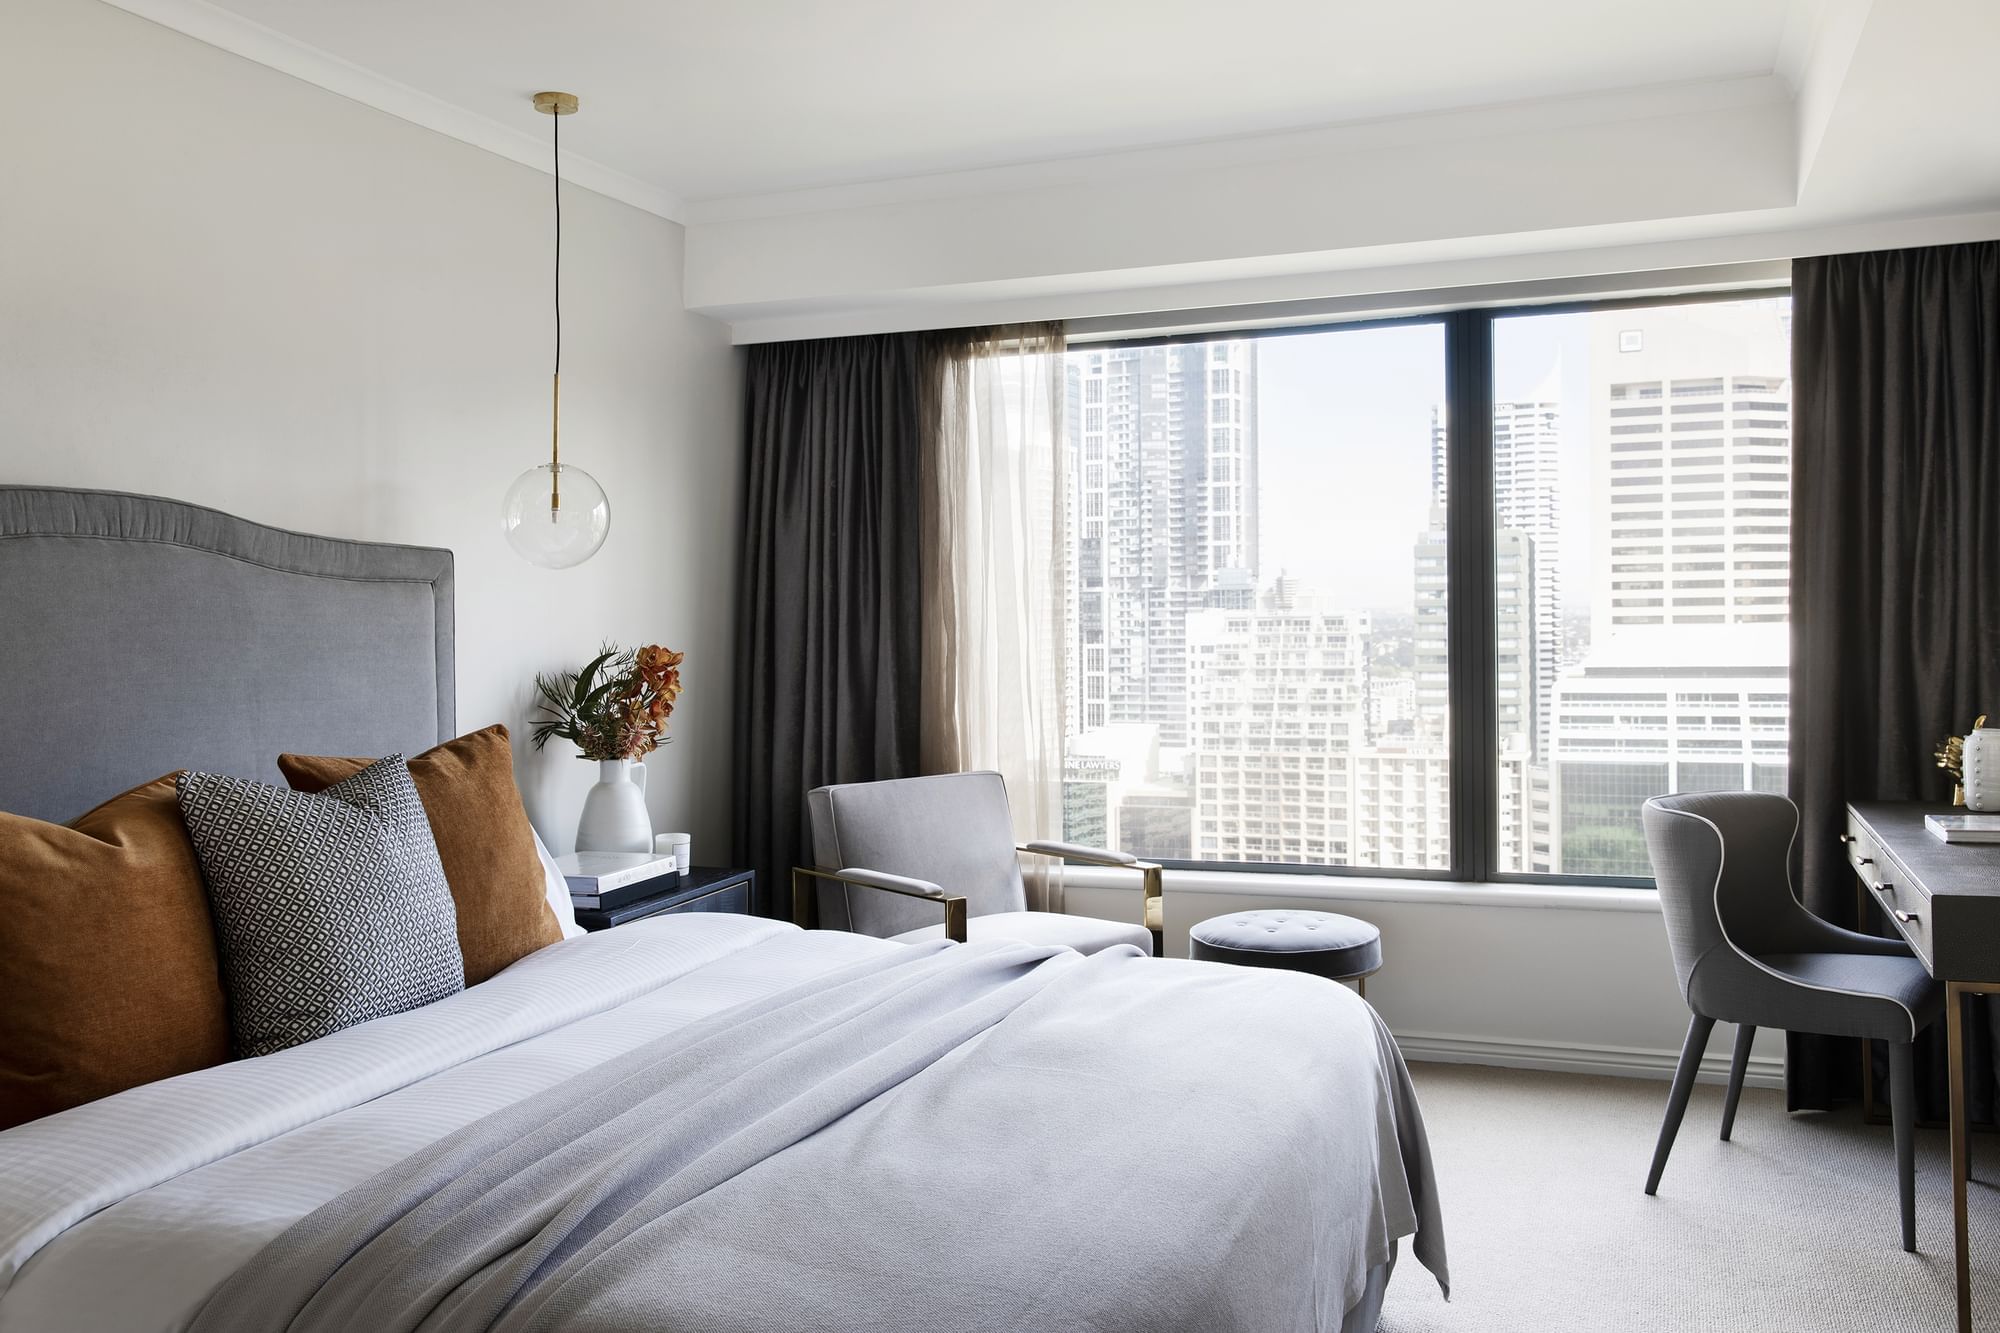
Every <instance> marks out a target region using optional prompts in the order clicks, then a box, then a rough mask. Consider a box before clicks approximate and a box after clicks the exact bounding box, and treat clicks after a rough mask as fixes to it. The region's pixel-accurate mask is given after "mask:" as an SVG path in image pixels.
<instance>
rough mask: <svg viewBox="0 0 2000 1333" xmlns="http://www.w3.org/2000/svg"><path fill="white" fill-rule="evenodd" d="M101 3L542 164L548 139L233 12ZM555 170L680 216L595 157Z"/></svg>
mask: <svg viewBox="0 0 2000 1333" xmlns="http://www.w3.org/2000/svg"><path fill="white" fill-rule="evenodd" d="M105 3H106V4H109V5H113V6H116V7H117V8H119V9H122V10H125V11H126V12H128V13H131V14H136V15H138V16H139V17H140V18H143V19H147V20H150V21H151V22H154V23H157V24H159V25H160V26H161V27H164V28H171V29H173V30H174V31H175V32H178V33H181V34H183V35H184V36H188V37H192V38H194V39H195V40H196V41H199V42H206V43H207V44H208V45H210V46H214V47H218V48H220V49H221V50H224V51H227V52H229V53H230V54H231V55H238V56H241V57H243V58H244V59H245V60H253V61H255V62H256V63H258V64H260V65H266V66H269V67H270V68H272V69H275V70H278V71H279V72H281V73H284V74H289V75H291V76H292V77H293V78H295V79H302V80H304V81H305V82H307V83H310V84H313V85H314V86H316V87H320V88H324V89H326V90H327V91H328V92H331V93H338V94H339V95H340V96H342V97H345V98H348V99H350V100H352V101H356V102H359V103H361V104H362V105H363V106H370V107H373V108H375V109H376V110H377V111H382V112H386V113H387V114H389V115H392V116H394V117H396V118H397V119H398V120H406V121H409V122H410V123H411V124H412V125H421V126H422V127H423V128H425V129H427V130H433V131H435V132H437V133H439V134H442V135H446V136H448V137H449V138H453V139H457V140H458V141H459V142H461V143H468V144H471V145H472V146H473V147H475V148H483V149H485V150H486V151H487V152H489V153H494V154H497V155H498V156H500V157H504V158H506V159H507V160H508V161H510V162H518V163H520V164H521V165H522V166H524V167H532V168H534V169H535V170H536V171H543V172H546V171H548V170H549V145H548V140H547V139H546V138H544V137H543V136H542V135H541V134H539V133H534V132H531V131H529V130H527V129H522V128H519V127H516V126H513V125H509V124H506V123H504V122H502V121H498V120H494V119H492V118H491V117H489V116H482V115H480V114H479V113H477V112H474V111H467V110H466V109H465V108H463V107H460V106H455V105H453V104H452V103H450V102H446V101H444V100H442V99H440V98H436V97H433V96H431V95H430V94H429V93H426V92H420V91H419V90H417V89H415V88H412V87H410V86H409V85H407V84H403V83H398V82H397V81H396V80H394V79H388V78H384V77H383V76H382V75H380V74H376V73H374V72H372V71H370V70H366V69H363V68H362V67H361V66H359V65H356V64H353V63H352V62H350V61H346V60H342V59H341V58H340V57H339V56H335V55H330V54H328V53H327V52H325V51H322V50H320V49H319V48H318V47H316V46H309V45H307V44H306V43H304V42H301V41H298V40H296V39H294V38H291V37H287V36H285V35H284V34H283V33H281V32H278V31H275V30H274V29H271V28H267V27H265V26H264V25H263V24H261V23H253V22H252V21H250V20H249V19H246V18H244V17H242V16H241V15H239V14H233V13H231V12H230V11H228V10H226V9H222V8H219V7H217V6H215V5H212V4H208V3H206V2H205V0H105ZM532 91H533V90H532V89H530V90H527V91H525V92H523V94H522V97H521V105H522V107H523V109H524V112H525V111H526V109H527V107H528V92H532ZM522 119H523V121H526V120H527V119H528V116H527V115H526V114H524V115H523V117H522ZM562 175H563V179H564V180H566V181H569V182H571V183H573V184H576V185H581V186H582V187H583V188H585V189H587V190H593V191H595V192H596V193H598V194H601V195H606V196H608V197H609V198H612V199H616V200H618V201H620V202H621V203H627V204H630V205H632V206H633V207H634V208H640V209H644V210H645V211H646V212H648V213H653V214H657V215H658V216H660V217H663V218H667V219H669V220H671V221H674V222H682V221H685V216H684V214H685V212H686V210H685V207H684V206H683V203H682V200H681V199H680V197H679V196H677V195H675V194H674V193H673V192H672V191H670V190H663V189H661V188H659V187H658V186H655V185H651V184H648V183H647V182H645V181H642V180H640V179H638V178H637V177H635V176H629V175H627V174H625V173H624V172H622V171H617V170H614V169H613V168H611V167H607V166H605V165H604V164H603V163H601V162H596V161H593V160H592V159H590V158H587V157H580V156H578V155H577V154H575V153H569V152H565V153H564V154H563V155H562Z"/></svg>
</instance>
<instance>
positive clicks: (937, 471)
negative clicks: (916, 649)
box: [923, 325, 1066, 896]
mask: <svg viewBox="0 0 2000 1333" xmlns="http://www.w3.org/2000/svg"><path fill="white" fill-rule="evenodd" d="M958 337H959V339H960V341H957V342H956V343H954V344H953V345H952V346H951V347H950V349H949V351H948V352H947V354H946V355H944V356H943V357H942V358H941V359H940V361H939V363H938V367H939V369H938V375H939V390H938V394H937V405H938V411H939V419H938V421H937V422H936V429H935V430H934V431H932V432H930V438H931V440H932V447H931V448H930V449H929V450H928V451H927V453H928V456H929V457H928V461H929V464H930V471H929V475H928V476H927V477H926V478H925V482H926V485H925V488H924V490H925V495H926V499H927V503H926V511H927V512H926V513H925V515H924V519H925V525H926V526H925V532H924V536H925V542H924V547H925V551H926V553H927V554H928V556H929V558H930V561H931V566H930V569H929V570H928V571H927V573H928V574H929V575H930V577H929V578H927V579H926V580H925V583H926V599H927V605H926V607H925V616H924V625H925V643H924V648H925V661H924V687H925V689H924V695H925V698H924V728H923V736H924V761H925V767H926V770H927V771H930V772H951V771H955V770H967V769H986V768H990V769H996V770H998V771H999V772H1000V773H1001V774H1003V775H1004V776H1005V777H1006V780H1007V792H1008V795H1009V797H1010V799H1011V801H1012V803H1013V809H1014V826H1015V833H1016V834H1017V835H1018V836H1019V837H1021V838H1022V839H1029V838H1060V837H1061V836H1062V741H1063V734H1064V727H1063V723H1064V717H1063V711H1064V693H1063V670H1062V666H1063V648H1064V643H1065V641H1066V636H1065V634H1064V628H1065V626H1064V615H1065V598H1064V595H1063V587H1064V578H1065V574H1066V569H1065V565H1064V562H1065V558H1066V557H1065V551H1066V542H1065V540H1064V538H1065V532H1064V527H1065V522H1064V520H1065V512H1064V510H1065V500H1066V495H1065V485H1064V478H1065V469H1064V467H1063V464H1062V460H1063V455H1064V448H1065V441H1064V437H1063V418H1064V374H1063V335H1062V329H1061V326H1060V325H1033V326H1020V327H1005V328H991V329H975V330H967V331H966V332H965V333H963V334H962V335H958ZM1038 887H1040V888H1041V892H1042V894H1043V895H1044V896H1046V895H1047V893H1048V890H1047V888H1046V887H1045V886H1038Z"/></svg>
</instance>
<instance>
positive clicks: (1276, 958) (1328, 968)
mask: <svg viewBox="0 0 2000 1333" xmlns="http://www.w3.org/2000/svg"><path fill="white" fill-rule="evenodd" d="M1188 957H1190V958H1199V959H1202V960H1204V961H1206V962H1211V963H1237V964H1240V965H1242V966H1244V967H1283V968H1289V969H1290V970H1292V971H1294V972H1310V973H1312V974H1313V975H1314V976H1316V977H1326V978H1327V979H1328V980H1330V981H1352V982H1354V983H1355V984H1356V985H1357V987H1358V988H1359V989H1360V991H1361V994H1362V995H1364V996H1366V995H1367V994H1368V977H1369V976H1370V975H1371V974H1372V973H1374V972H1376V971H1377V970H1379V969H1380V968H1381V966H1382V932H1381V931H1380V930H1379V929H1377V928H1376V927H1374V926H1371V925H1369V924H1368V923H1367V922H1366V921H1357V920H1355V919H1354V918H1353V917H1351V916H1340V915H1337V914H1335V913H1333V912H1295V911H1292V910H1290V909H1279V910H1271V911H1256V912H1231V913H1230V914H1229V915H1228V916H1212V917H1210V918H1209V919H1208V920H1206V921H1203V922H1202V923H1200V924H1199V925H1197V926H1196V927H1195V928H1194V929H1192V930H1190V931H1189V932H1188Z"/></svg>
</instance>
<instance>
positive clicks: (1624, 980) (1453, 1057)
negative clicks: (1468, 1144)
mask: <svg viewBox="0 0 2000 1333" xmlns="http://www.w3.org/2000/svg"><path fill="white" fill-rule="evenodd" d="M1065 883H1066V904H1067V906H1068V908H1069V910H1071V911H1080V912H1088V913H1091V914H1093V915H1098V916H1106V917H1113V918H1117V919H1125V920H1136V919H1137V915H1138V901H1139V900H1138V894H1137V891H1136V889H1134V888H1133V887H1132V885H1131V877H1130V876H1129V875H1127V876H1124V877H1122V878H1121V877H1120V876H1118V875H1117V874H1116V872H1109V871H1096V870H1082V869H1071V870H1069V871H1067V872H1066V881H1065ZM1165 903H1166V912H1167V915H1166V927H1167V929H1166V953H1167V956H1168V957H1170V958H1185V957H1187V952H1188V928H1189V927H1191V926H1193V925H1194V924H1195V923H1196V922H1198V921H1202V920H1205V919H1207V918H1208V917H1211V916H1220V915H1222V914H1224V913H1226V912H1232V911H1242V910H1244V909H1245V908H1259V907H1291V908H1299V909H1304V910H1308V911H1320V912H1339V913H1342V914H1344V915H1347V916H1353V917H1359V918H1360V919H1362V920H1364V921H1368V922H1372V923H1373V924H1375V925H1376V926H1378V927H1380V928H1381V931H1382V956H1383V963H1382V970H1381V971H1380V972H1378V973H1376V974H1375V975H1374V976H1373V977H1370V978H1369V979H1368V1001H1369V1003H1370V1004H1373V1005H1374V1006H1375V1008H1376V1009H1377V1010H1378V1011H1379V1012H1380V1013H1381V1015H1382V1019H1383V1021H1384V1022H1386V1023H1387V1024H1388V1025H1389V1030H1390V1031H1391V1032H1393V1033H1395V1034H1396V1040H1397V1044H1398V1045H1400V1046H1401V1047H1402V1048H1403V1054H1404V1055H1405V1056H1406V1057H1408V1058H1409V1059H1412V1060H1445V1061H1456V1062H1465V1063H1472V1064H1495V1065H1509V1066H1514V1067H1518V1068H1524V1069H1566V1070H1575V1071H1579V1072H1583V1073H1593V1074H1616V1075H1624V1076H1635V1077H1641V1078H1666V1077H1669V1076H1670V1075H1671V1074H1672V1072H1673V1068H1674V1064H1675V1062H1676V1061H1677V1060H1678V1059H1679V1057H1680V1048H1681V1039H1682V1037H1683V1036H1684V1035H1685V1034H1686V1032H1687V1025H1688V1010H1687V1005H1686V1004H1685V1003H1683V1002H1682V1000H1681V997H1680V991H1679V989H1678V988H1677V986H1676V984H1675V981H1674V967H1673V959H1672V956H1671V955H1670V954H1669V953H1668V951H1667V932H1666V923H1665V921H1664V920H1663V919H1662V918H1661V916H1660V910H1659V900H1658V899H1657V898H1655V897H1654V895H1653V894H1651V893H1646V892H1637V891H1633V890H1626V889H1590V888H1567V887H1560V886H1549V887H1546V888H1544V887H1530V886H1517V885H1496V884H1447V883H1439V882H1436V881H1422V880H1394V879H1370V878H1362V877H1355V878H1347V877H1339V878H1336V877H1332V876H1325V875H1252V874H1228V873H1209V872H1195V871H1185V872H1183V871H1169V872H1168V874H1167V878H1166V897H1165ZM1731 1040H1733V1030H1732V1029H1730V1028H1729V1027H1728V1026H1727V1025H1726V1024H1725V1025H1721V1032H1720V1034H1719V1035H1716V1036H1713V1037H1712V1038H1711V1039H1710V1042H1709V1050H1708V1057H1707V1060H1706V1061H1705V1062H1704V1065H1703V1077H1704V1078H1705V1079H1707V1080H1709V1081H1711V1082H1713V1081H1717V1080H1720V1079H1721V1078H1723V1077H1724V1076H1725V1074H1726V1073H1727V1070H1728V1067H1729V1044H1730V1042H1731ZM1784 1056H1785V1042H1784V1034H1783V1033H1780V1032H1771V1031H1764V1030H1759V1032H1758V1033H1757V1038H1756V1043H1755V1045H1754V1046H1753V1047H1752V1052H1751V1057H1750V1068H1749V1074H1748V1081H1749V1082H1751V1083H1753V1084H1758V1085H1762V1086H1766V1087H1775V1086H1778V1085H1780V1084H1781V1083H1782V1082H1783V1078H1784Z"/></svg>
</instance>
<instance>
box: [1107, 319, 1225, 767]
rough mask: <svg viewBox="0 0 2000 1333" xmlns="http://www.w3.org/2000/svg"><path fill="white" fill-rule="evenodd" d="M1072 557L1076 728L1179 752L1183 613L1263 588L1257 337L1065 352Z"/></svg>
mask: <svg viewBox="0 0 2000 1333" xmlns="http://www.w3.org/2000/svg"><path fill="white" fill-rule="evenodd" d="M1070 376H1071V379H1070V408H1071V427H1072V432H1073V433H1072V435H1071V438H1072V440H1073V441H1074V448H1073V452H1072V456H1073V459H1074V466H1075V469H1076V471H1075V475H1074V478H1073V490H1074V510H1073V517H1074V519H1075V522H1076V528H1075V531H1076V533H1077V540H1076V558H1075V563H1074V567H1073V569H1072V571H1071V573H1070V582H1071V586H1072V589H1073V591H1072V593H1071V595H1070V599H1069V600H1070V610H1071V612H1072V618H1071V622H1070V623H1071V624H1072V625H1074V626H1075V627H1076V628H1075V631H1074V633H1075V636H1076V640H1075V646H1074V662H1073V670H1072V672H1071V673H1070V674H1071V677H1072V679H1073V680H1074V681H1075V682H1076V686H1075V693H1074V697H1073V698H1072V699H1071V700H1070V702H1071V703H1072V704H1073V707H1074V711H1073V712H1072V713H1071V717H1072V719H1073V721H1072V724H1071V725H1072V726H1073V727H1074V728H1075V729H1077V730H1079V731H1089V730H1093V729H1096V728H1099V727H1103V726H1109V725H1115V724H1121V723H1127V722H1138V723H1145V724H1149V725H1151V726H1153V727H1156V728H1157V729H1158V733H1159V739H1160V743H1161V744H1162V745H1163V746H1167V747H1181V746H1185V745H1186V744H1187V691H1188V683H1187V618H1188V616H1189V615H1190V614H1191V613H1193V612H1196V611H1199V610H1202V609H1203V608H1206V607H1210V606H1217V605H1234V606H1241V605H1245V604H1247V603H1248V602H1249V601H1250V600H1251V590H1252V589H1254V587H1255V585H1256V580H1257V395H1256V376H1257V357H1256V345H1255V343H1251V342H1214V343H1194V344H1188V345H1184V346H1171V347H1134V348H1110V349H1105V350H1101V351H1098V350H1092V349H1088V348H1083V349H1078V350H1077V351H1076V352H1074V353H1072V354H1071V357H1070Z"/></svg>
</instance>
